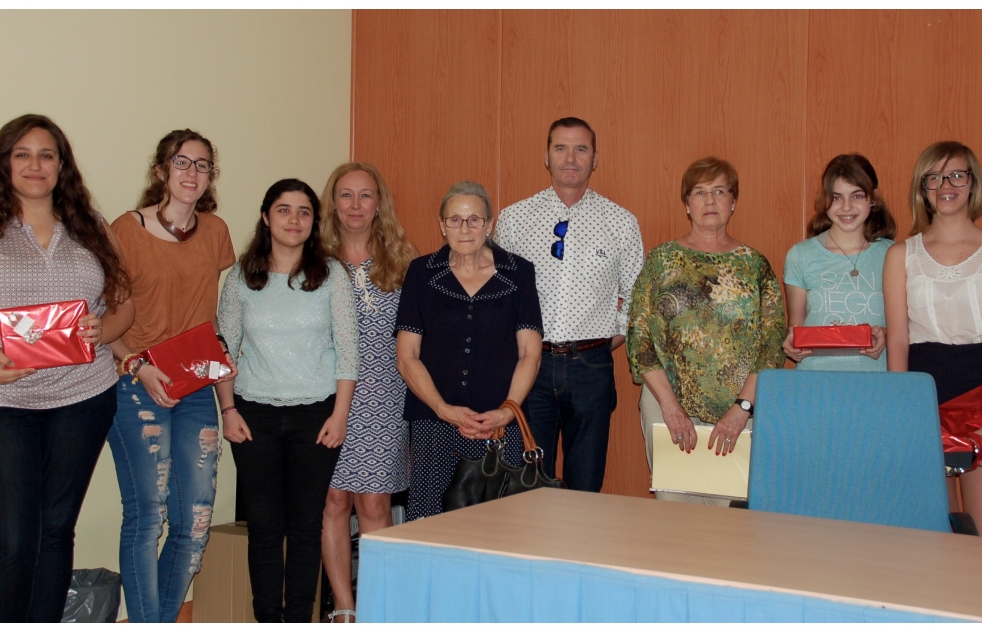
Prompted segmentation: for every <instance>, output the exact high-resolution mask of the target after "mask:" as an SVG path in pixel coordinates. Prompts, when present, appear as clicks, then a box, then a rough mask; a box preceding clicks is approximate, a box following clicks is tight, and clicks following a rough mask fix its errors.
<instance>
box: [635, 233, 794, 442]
mask: <svg viewBox="0 0 982 632" xmlns="http://www.w3.org/2000/svg"><path fill="white" fill-rule="evenodd" d="M785 333H786V332H785V321H784V299H783V298H782V297H781V290H780V288H779V287H778V282H777V276H776V275H775V274H774V270H773V269H772V268H771V264H770V263H768V262H767V259H765V258H764V255H762V254H760V253H759V252H757V251H756V250H754V249H753V248H749V247H747V246H739V247H738V248H736V249H734V250H730V251H729V252H717V253H711V252H700V251H698V250H692V249H690V248H686V247H684V246H681V245H679V244H678V243H677V242H675V241H670V242H668V243H665V244H662V245H660V246H658V247H656V248H653V249H652V250H651V252H650V253H649V254H648V258H647V259H646V260H645V262H644V268H642V270H641V274H640V275H639V276H638V280H637V281H636V282H635V283H634V291H633V292H632V294H631V311H630V316H629V320H628V329H627V359H628V362H629V363H630V365H631V375H632V376H633V378H634V381H635V382H637V383H641V382H642V381H643V378H642V375H643V374H645V373H647V372H649V371H657V370H658V369H664V370H665V373H667V374H668V380H669V382H670V383H671V384H672V390H673V391H675V396H676V397H677V398H678V401H679V404H680V405H681V406H682V408H683V409H684V410H685V411H686V412H687V413H688V414H689V416H691V417H698V418H699V419H701V420H703V421H705V422H707V423H716V422H717V421H719V419H720V417H722V416H723V414H724V413H725V412H726V411H727V409H729V407H730V406H732V405H733V400H734V399H736V397H737V396H738V395H739V394H740V389H741V388H743V383H744V382H745V381H746V379H747V375H749V374H750V373H757V372H758V371H760V370H761V369H767V368H776V367H781V366H783V365H784V351H783V350H782V348H781V344H782V343H783V342H784V337H785Z"/></svg>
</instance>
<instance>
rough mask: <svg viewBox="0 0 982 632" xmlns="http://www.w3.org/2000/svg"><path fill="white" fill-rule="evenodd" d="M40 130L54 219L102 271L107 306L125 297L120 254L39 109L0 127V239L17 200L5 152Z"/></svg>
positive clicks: (67, 151)
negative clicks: (52, 175) (52, 154)
mask: <svg viewBox="0 0 982 632" xmlns="http://www.w3.org/2000/svg"><path fill="white" fill-rule="evenodd" d="M35 129H43V130H45V131H46V132H48V133H49V134H51V137H52V138H53V139H54V141H55V146H56V147H57V149H58V159H59V160H60V161H61V171H60V172H59V173H58V183H57V184H56V185H55V190H54V192H53V194H52V206H53V209H52V210H53V212H54V216H55V219H56V220H58V221H59V222H61V224H62V226H64V228H65V232H66V233H67V234H68V236H69V237H71V239H72V240H73V241H75V242H76V243H77V244H79V245H81V246H82V247H83V248H85V249H86V250H88V251H89V252H91V253H92V255H93V256H94V257H95V258H96V260H98V261H99V265H100V266H101V267H102V272H103V274H104V275H105V282H104V283H105V285H104V290H103V291H104V294H105V298H106V304H107V305H108V306H109V307H110V308H115V307H116V306H117V305H119V304H120V303H122V302H123V301H125V300H126V299H127V298H129V294H130V280H129V277H128V276H127V274H126V270H125V269H124V268H123V262H122V259H121V258H120V256H119V253H117V252H116V249H115V247H114V246H113V241H112V239H111V238H110V236H109V232H108V230H109V229H108V227H107V224H106V221H105V220H104V219H103V218H102V215H100V214H99V212H98V211H96V210H95V208H94V207H93V206H92V196H91V195H90V194H89V190H88V189H87V188H85V183H84V182H83V181H82V174H81V172H80V171H79V169H78V164H77V163H76V162H75V154H74V153H73V152H72V146H71V143H69V142H68V138H67V137H66V136H65V133H64V132H62V131H61V128H60V127H58V126H57V125H55V123H54V121H52V120H51V119H49V118H48V117H46V116H42V115H40V114H25V115H24V116H20V117H18V118H15V119H14V120H12V121H10V122H9V123H7V124H6V125H4V126H3V127H2V128H0V238H2V237H3V236H4V234H5V233H6V230H7V225H8V224H9V223H10V221H11V220H12V219H14V218H15V217H16V218H20V217H21V212H22V209H21V202H20V198H18V197H17V192H16V191H14V185H13V180H12V178H11V172H10V156H11V153H12V152H13V149H14V147H15V146H16V145H17V142H18V141H20V139H21V138H23V137H24V135H25V134H27V133H29V132H30V131H32V130H35Z"/></svg>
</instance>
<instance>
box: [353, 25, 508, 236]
mask: <svg viewBox="0 0 982 632" xmlns="http://www.w3.org/2000/svg"><path fill="white" fill-rule="evenodd" d="M499 20H500V14H499V12H497V11H355V12H354V18H353V22H354V25H353V29H354V37H353V40H354V44H353V47H354V50H353V51H352V66H353V68H352V84H353V89H352V108H351V111H352V117H351V119H352V120H351V135H352V149H351V155H352V159H353V160H362V161H367V162H370V163H372V164H374V165H375V166H376V167H378V168H379V169H380V170H381V172H382V174H383V175H384V176H385V178H386V182H387V184H388V185H389V187H390V188H391V190H392V194H393V196H394V198H395V206H396V212H397V213H398V215H399V218H400V219H401V221H402V223H403V226H404V227H405V229H406V232H407V234H408V235H409V238H410V239H411V240H412V241H413V242H414V243H415V244H416V246H417V247H418V248H419V250H420V252H423V253H427V252H432V251H433V250H436V249H437V248H438V247H439V246H440V245H441V244H442V239H441V237H440V231H439V227H438V224H437V221H438V213H439V208H440V200H441V199H442V198H443V194H444V193H446V191H447V189H448V188H449V186H450V185H451V184H453V183H454V182H456V181H458V180H475V181H477V182H480V183H482V184H484V185H485V187H487V188H488V192H489V193H490V194H491V196H492V203H494V204H497V184H496V183H497V179H498V160H499V159H498V107H499V105H498V85H499V65H498V57H499V55H498V52H499V46H498V38H499Z"/></svg>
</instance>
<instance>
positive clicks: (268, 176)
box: [0, 10, 351, 618]
mask: <svg viewBox="0 0 982 632" xmlns="http://www.w3.org/2000/svg"><path fill="white" fill-rule="evenodd" d="M0 60H2V63H0V86H2V94H3V96H2V98H0V124H2V123H4V122H6V121H8V120H10V119H12V118H14V117H16V116H19V115H21V114H24V113H27V112H37V113H41V114H45V115H47V116H50V117H51V118H52V119H54V121H55V122H56V123H58V125H59V126H61V128H62V129H63V130H64V131H65V133H66V134H67V135H68V137H69V139H70V140H71V142H72V145H73V147H74V150H75V154H76V158H77V159H78V162H79V164H80V165H81V167H82V170H83V172H84V176H85V181H86V184H87V185H88V187H89V190H90V191H91V192H92V194H93V195H94V197H95V201H96V205H97V208H99V209H100V210H101V211H102V213H103V214H104V215H105V216H106V217H107V218H108V219H109V220H110V221H112V220H113V219H115V218H116V217H117V216H119V215H120V214H121V213H123V212H125V211H126V210H128V209H132V208H133V206H134V205H135V204H136V201H137V198H138V197H139V194H140V192H141V190H142V186H143V184H144V178H145V174H146V170H147V162H148V160H149V158H150V154H151V153H152V152H153V150H154V148H155V147H156V143H157V141H158V140H159V139H160V138H161V137H162V136H163V135H164V134H166V133H167V132H169V131H170V130H172V129H175V128H184V127H190V128H192V129H195V130H198V131H200V132H201V133H202V134H204V135H205V136H207V137H208V138H210V139H211V141H212V142H214V143H215V144H216V145H217V147H218V152H219V165H220V168H221V171H222V175H221V177H220V179H219V180H218V195H219V216H220V217H222V218H223V219H224V220H225V221H226V223H228V225H229V229H230V231H231V233H232V239H233V242H234V243H235V247H236V253H239V252H240V251H241V249H242V248H243V247H244V246H245V244H246V242H247V241H248V238H249V236H250V234H251V232H252V229H253V227H254V226H255V222H256V220H257V219H258V210H259V204H260V202H261V201H262V196H263V194H264V193H265V191H266V188H267V187H268V186H269V185H271V184H272V183H273V182H275V181H276V180H278V179H280V178H285V177H297V178H301V179H303V180H305V181H306V182H308V183H309V184H310V185H311V186H312V187H313V188H314V190H316V191H318V192H320V190H321V189H322V188H323V187H324V184H325V183H326V181H327V176H328V175H330V172H331V170H332V169H333V168H334V167H335V166H336V165H337V164H339V163H341V162H343V161H345V160H347V158H348V151H349V128H350V95H351V12H350V11H346V10H345V11H0ZM227 448H228V446H227V443H226V445H225V450H224V455H223V457H222V459H221V461H220V462H219V463H220V464H219V476H218V498H217V500H216V505H215V513H214V520H213V524H222V523H225V522H230V521H231V520H232V519H233V517H234V508H233V505H234V498H235V465H234V463H233V461H232V455H231V451H230V450H228V449H227ZM121 512H122V508H121V505H120V500H119V488H118V486H117V483H116V475H115V470H114V469H113V462H112V455H111V453H110V451H109V448H108V446H107V447H106V449H105V450H104V452H103V455H102V458H101V460H100V462H99V465H98V467H97V469H96V472H95V476H94V478H93V480H92V484H91V486H90V488H89V493H88V496H87V497H86V500H85V504H84V506H83V507H82V515H81V517H80V519H79V523H78V529H77V535H76V541H75V567H76V568H89V567H99V566H105V567H106V568H110V569H113V570H119V562H118V547H119V525H120V519H121ZM120 616H121V618H122V617H125V609H124V610H123V612H121V613H120Z"/></svg>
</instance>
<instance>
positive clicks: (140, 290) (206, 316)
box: [112, 213, 235, 353]
mask: <svg viewBox="0 0 982 632" xmlns="http://www.w3.org/2000/svg"><path fill="white" fill-rule="evenodd" d="M198 221H199V222H200V225H199V226H198V230H197V232H195V233H194V235H192V236H191V238H190V239H188V240H187V241H164V240H163V239H160V238H158V237H155V236H153V235H151V234H150V232H149V231H148V230H147V229H146V228H144V227H143V226H142V225H141V224H140V218H139V217H136V215H135V214H134V213H123V215H121V216H120V217H118V218H117V219H116V221H115V222H113V224H112V228H113V232H115V233H116V237H117V238H118V239H119V244H120V251H121V252H122V255H123V263H124V264H125V265H126V271H127V272H128V273H129V275H130V279H131V280H132V283H133V303H134V304H135V305H136V319H135V320H134V321H133V326H132V327H130V329H129V331H127V332H126V333H125V334H123V342H125V343H126V346H127V347H129V348H130V349H131V350H132V351H133V352H135V353H136V352H140V351H143V350H145V349H147V348H148V347H152V346H153V345H155V344H157V343H159V342H163V341H164V340H167V339H168V338H173V337H174V336H176V335H177V334H179V333H182V332H184V331H187V330H188V329H190V328H191V327H194V326H195V325H200V324H201V323H204V322H210V323H212V324H217V318H216V314H217V312H218V279H219V276H220V275H221V273H222V270H226V269H228V268H230V267H231V266H232V264H233V263H235V252H234V251H233V249H232V238H231V236H230V235H229V232H228V226H226V225H225V222H224V221H222V219H221V218H219V217H216V216H215V215H212V214H211V213H198ZM216 330H217V327H216Z"/></svg>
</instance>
